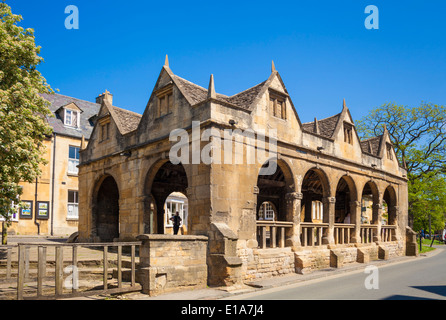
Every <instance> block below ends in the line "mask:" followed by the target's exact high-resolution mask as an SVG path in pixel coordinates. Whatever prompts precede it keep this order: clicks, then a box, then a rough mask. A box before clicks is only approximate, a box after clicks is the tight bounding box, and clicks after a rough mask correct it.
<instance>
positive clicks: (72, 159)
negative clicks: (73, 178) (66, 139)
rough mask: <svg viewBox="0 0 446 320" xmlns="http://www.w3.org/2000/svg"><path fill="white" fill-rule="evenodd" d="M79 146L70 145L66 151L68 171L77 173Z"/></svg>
mask: <svg viewBox="0 0 446 320" xmlns="http://www.w3.org/2000/svg"><path fill="white" fill-rule="evenodd" d="M79 150H80V148H79V147H74V146H70V147H69V152H68V173H70V174H78V173H79V169H78V167H77V166H78V165H79Z"/></svg>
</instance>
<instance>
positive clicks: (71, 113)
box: [56, 102, 82, 128]
mask: <svg viewBox="0 0 446 320" xmlns="http://www.w3.org/2000/svg"><path fill="white" fill-rule="evenodd" d="M81 112H82V110H81V109H79V107H78V106H77V105H76V104H75V103H74V102H72V103H70V104H67V105H66V106H63V107H60V108H59V109H58V110H57V111H56V113H58V115H59V116H60V118H61V119H62V120H63V124H64V125H66V126H67V127H73V128H79V127H80V116H81Z"/></svg>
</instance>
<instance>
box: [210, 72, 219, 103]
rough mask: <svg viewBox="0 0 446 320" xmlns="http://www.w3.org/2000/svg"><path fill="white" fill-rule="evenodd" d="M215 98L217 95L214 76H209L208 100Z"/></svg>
mask: <svg viewBox="0 0 446 320" xmlns="http://www.w3.org/2000/svg"><path fill="white" fill-rule="evenodd" d="M216 97H217V94H216V93H215V85H214V75H213V74H211V79H210V80H209V89H208V99H209V98H216Z"/></svg>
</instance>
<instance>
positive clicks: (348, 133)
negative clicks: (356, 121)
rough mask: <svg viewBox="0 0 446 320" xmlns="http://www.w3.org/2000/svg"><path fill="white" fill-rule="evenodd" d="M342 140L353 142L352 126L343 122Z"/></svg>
mask: <svg viewBox="0 0 446 320" xmlns="http://www.w3.org/2000/svg"><path fill="white" fill-rule="evenodd" d="M344 142H346V143H348V144H353V126H352V125H351V124H349V123H346V122H344Z"/></svg>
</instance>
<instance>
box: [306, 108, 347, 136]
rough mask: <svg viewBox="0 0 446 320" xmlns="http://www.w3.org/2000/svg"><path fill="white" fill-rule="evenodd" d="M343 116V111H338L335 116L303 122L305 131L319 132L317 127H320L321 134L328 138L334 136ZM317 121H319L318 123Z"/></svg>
mask: <svg viewBox="0 0 446 320" xmlns="http://www.w3.org/2000/svg"><path fill="white" fill-rule="evenodd" d="M340 117H341V113H338V114H336V115H334V116H331V117H328V118H325V119H322V120H316V119H315V121H312V122H307V123H303V124H302V127H303V130H304V131H307V132H311V133H317V132H316V128H317V127H318V129H319V133H318V134H319V135H321V136H323V137H326V138H333V134H334V132H335V129H336V125H337V124H338V121H339V118H340ZM316 122H317V123H316Z"/></svg>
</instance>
